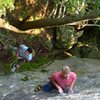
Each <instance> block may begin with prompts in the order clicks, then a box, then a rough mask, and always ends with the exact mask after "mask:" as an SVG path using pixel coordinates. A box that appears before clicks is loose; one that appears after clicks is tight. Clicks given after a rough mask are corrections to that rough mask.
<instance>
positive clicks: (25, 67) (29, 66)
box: [18, 56, 49, 72]
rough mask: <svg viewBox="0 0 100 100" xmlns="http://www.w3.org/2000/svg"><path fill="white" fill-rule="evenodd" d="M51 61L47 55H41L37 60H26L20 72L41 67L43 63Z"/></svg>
mask: <svg viewBox="0 0 100 100" xmlns="http://www.w3.org/2000/svg"><path fill="white" fill-rule="evenodd" d="M47 62H49V59H48V58H47V57H45V56H40V57H39V58H38V59H37V61H36V62H26V63H25V64H23V65H22V66H21V67H20V68H19V69H18V72H22V71H29V70H34V69H38V68H40V66H42V65H43V64H45V63H47Z"/></svg>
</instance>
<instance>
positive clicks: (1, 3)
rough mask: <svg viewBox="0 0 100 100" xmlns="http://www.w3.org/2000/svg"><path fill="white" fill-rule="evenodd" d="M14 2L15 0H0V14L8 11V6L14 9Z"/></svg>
mask: <svg viewBox="0 0 100 100" xmlns="http://www.w3.org/2000/svg"><path fill="white" fill-rule="evenodd" d="M13 3H14V0H0V16H1V15H2V14H5V13H6V8H7V9H10V10H11V9H13V8H14V5H13Z"/></svg>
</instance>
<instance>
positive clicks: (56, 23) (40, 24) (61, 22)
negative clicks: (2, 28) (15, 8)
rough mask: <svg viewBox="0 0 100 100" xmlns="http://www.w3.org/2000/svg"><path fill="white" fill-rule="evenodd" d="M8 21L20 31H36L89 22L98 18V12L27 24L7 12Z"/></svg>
mask: <svg viewBox="0 0 100 100" xmlns="http://www.w3.org/2000/svg"><path fill="white" fill-rule="evenodd" d="M7 16H8V21H9V23H10V24H11V25H13V26H14V27H16V28H18V29H20V30H23V31H25V30H29V29H36V28H43V27H57V26H60V25H65V24H69V23H73V22H77V21H81V20H90V19H94V18H98V17H100V11H99V12H93V11H92V12H88V13H86V14H84V15H83V16H82V15H70V16H67V17H64V18H47V19H40V20H35V21H28V22H22V21H19V20H18V19H15V17H14V16H12V14H11V13H10V12H9V11H7Z"/></svg>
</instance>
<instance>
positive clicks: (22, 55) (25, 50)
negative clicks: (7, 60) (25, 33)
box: [12, 44, 32, 72]
mask: <svg viewBox="0 0 100 100" xmlns="http://www.w3.org/2000/svg"><path fill="white" fill-rule="evenodd" d="M13 50H14V51H16V58H17V63H16V64H14V65H13V66H12V72H15V70H16V69H17V68H19V67H20V66H21V65H22V64H24V63H25V62H26V61H31V60H32V48H30V47H28V46H26V45H24V44H23V45H20V46H19V47H14V48H13Z"/></svg>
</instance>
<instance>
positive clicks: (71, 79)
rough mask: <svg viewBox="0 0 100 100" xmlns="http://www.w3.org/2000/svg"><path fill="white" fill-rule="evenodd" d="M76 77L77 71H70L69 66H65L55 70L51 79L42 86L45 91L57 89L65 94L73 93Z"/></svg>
mask: <svg viewBox="0 0 100 100" xmlns="http://www.w3.org/2000/svg"><path fill="white" fill-rule="evenodd" d="M76 79H77V75H76V74H75V72H72V71H70V68H69V67H68V66H64V67H63V68H62V71H59V72H54V73H53V74H52V75H51V77H50V78H49V80H50V81H49V82H48V83H47V84H45V85H44V86H42V87H41V88H42V89H43V91H45V92H49V91H51V90H53V89H57V90H58V92H59V93H60V94H61V95H65V93H70V94H72V93H73V87H74V84H75V82H76Z"/></svg>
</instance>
